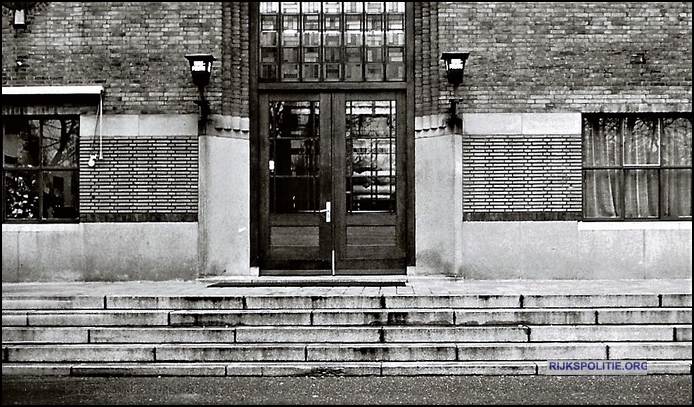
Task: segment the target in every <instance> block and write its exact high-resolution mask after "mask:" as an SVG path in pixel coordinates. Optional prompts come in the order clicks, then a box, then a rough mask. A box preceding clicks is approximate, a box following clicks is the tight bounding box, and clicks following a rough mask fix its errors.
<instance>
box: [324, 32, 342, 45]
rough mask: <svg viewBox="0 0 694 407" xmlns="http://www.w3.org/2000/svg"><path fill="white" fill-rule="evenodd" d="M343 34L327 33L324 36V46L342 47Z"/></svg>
mask: <svg viewBox="0 0 694 407" xmlns="http://www.w3.org/2000/svg"><path fill="white" fill-rule="evenodd" d="M341 37H342V34H341V33H339V32H327V33H325V35H324V41H323V45H324V46H326V47H339V46H340V45H342V41H341Z"/></svg>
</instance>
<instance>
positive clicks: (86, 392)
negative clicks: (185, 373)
mask: <svg viewBox="0 0 694 407" xmlns="http://www.w3.org/2000/svg"><path fill="white" fill-rule="evenodd" d="M2 404H3V405H201V404H207V405H489V404H498V405H502V404H503V405H539V404H546V405H550V404H551V405H594V404H602V405H637V404H647V405H691V404H692V376H691V375H652V376H408V377H402V376H394V377H349V376H347V377H305V376H304V377H245V376H240V377H62V376H3V378H2Z"/></svg>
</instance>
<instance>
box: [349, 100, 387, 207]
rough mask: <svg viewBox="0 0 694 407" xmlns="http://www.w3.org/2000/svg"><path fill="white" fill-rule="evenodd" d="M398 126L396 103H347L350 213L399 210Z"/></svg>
mask: <svg viewBox="0 0 694 407" xmlns="http://www.w3.org/2000/svg"><path fill="white" fill-rule="evenodd" d="M395 123H396V120H395V102H394V101H350V102H347V106H346V132H345V136H346V139H345V143H346V151H347V153H348V155H347V156H346V157H345V165H346V169H347V172H346V173H347V179H346V194H347V195H346V199H347V209H348V211H350V212H357V211H386V212H394V211H395V203H396V195H395V188H396V161H395V152H396V139H395V127H394V126H395Z"/></svg>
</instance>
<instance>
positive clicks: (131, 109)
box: [2, 2, 249, 221]
mask: <svg viewBox="0 0 694 407" xmlns="http://www.w3.org/2000/svg"><path fill="white" fill-rule="evenodd" d="M2 15H3V18H2V47H3V58H2V68H3V69H2V83H3V86H39V85H54V86H57V85H101V86H103V87H104V101H103V106H104V114H105V115H121V114H145V115H146V114H197V113H198V109H199V108H198V106H197V105H196V104H195V103H194V101H195V100H197V99H198V98H199V94H198V89H197V88H196V87H195V85H194V84H193V83H192V78H191V74H190V70H189V66H188V61H187V60H186V59H185V55H186V54H192V53H211V54H213V55H214V56H215V57H216V58H217V61H215V63H214V65H213V73H212V78H211V81H210V84H209V85H208V86H207V88H206V89H205V96H206V98H207V99H208V100H209V101H210V103H211V111H212V113H217V114H224V115H234V116H245V117H248V114H249V111H248V102H247V101H248V98H249V67H248V58H249V32H248V18H249V16H248V3H245V2H244V3H239V2H224V3H222V2H183V3H181V2H52V3H39V4H38V6H36V7H34V8H33V9H31V10H29V11H28V12H27V27H26V29H15V28H13V27H12V12H11V10H10V9H8V8H7V7H2ZM223 51H224V52H223ZM17 61H21V64H22V66H21V67H18V66H17ZM37 103H38V104H40V103H41V102H40V101H37ZM88 110H89V111H90V113H89V114H93V111H94V106H91V105H90V106H89V109H88ZM93 142H94V140H93V139H87V138H83V139H82V146H83V147H85V148H82V149H81V157H80V162H81V163H82V171H81V173H80V209H81V212H80V213H81V220H82V221H195V220H197V211H198V198H197V195H198V190H197V188H198V139H197V136H196V135H190V136H171V137H150V136H142V135H136V134H124V135H122V136H119V137H115V138H114V137H104V138H103V156H104V159H103V160H100V161H99V162H98V164H97V166H96V167H94V168H90V167H88V166H87V165H86V163H87V161H88V160H89V155H90V154H92V153H94V151H95V150H94V148H92V147H93V146H92V144H93ZM88 145H89V146H91V147H90V148H86V146H88Z"/></svg>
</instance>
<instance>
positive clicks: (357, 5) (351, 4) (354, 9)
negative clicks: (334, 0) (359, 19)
mask: <svg viewBox="0 0 694 407" xmlns="http://www.w3.org/2000/svg"><path fill="white" fill-rule="evenodd" d="M342 5H343V7H344V8H345V13H361V12H362V10H363V7H362V5H363V3H362V2H361V1H346V2H343V3H342Z"/></svg>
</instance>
